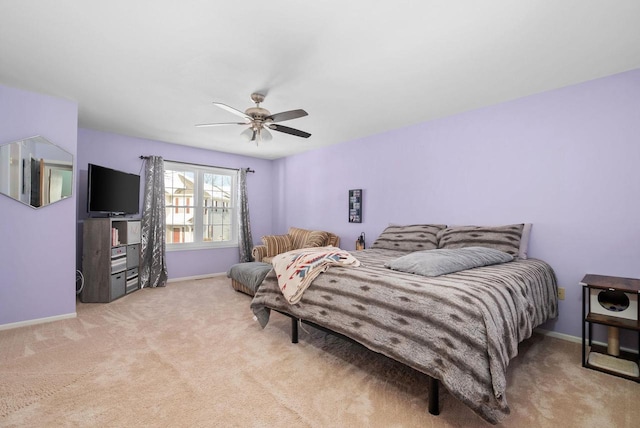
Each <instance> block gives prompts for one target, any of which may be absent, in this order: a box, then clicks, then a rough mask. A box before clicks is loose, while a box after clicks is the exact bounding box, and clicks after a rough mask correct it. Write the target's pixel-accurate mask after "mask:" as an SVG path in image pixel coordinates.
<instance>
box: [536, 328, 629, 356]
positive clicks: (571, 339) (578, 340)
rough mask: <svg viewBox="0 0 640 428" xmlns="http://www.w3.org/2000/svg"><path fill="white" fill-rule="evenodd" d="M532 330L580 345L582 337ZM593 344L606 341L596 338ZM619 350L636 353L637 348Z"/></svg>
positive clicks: (602, 343) (605, 344)
mask: <svg viewBox="0 0 640 428" xmlns="http://www.w3.org/2000/svg"><path fill="white" fill-rule="evenodd" d="M534 331H535V332H536V333H540V334H542V335H544V336H549V337H555V338H556V339H562V340H566V341H568V342H574V343H579V344H580V345H582V337H578V336H571V335H570V334H565V333H558V332H555V331H550V330H545V329H542V328H536V329H534ZM593 344H594V345H600V346H604V347H606V346H607V343H606V342H600V341H598V340H594V341H593ZM620 349H621V350H623V351H626V352H630V353H632V354H637V353H638V350H637V349H631V348H627V347H625V346H621V347H620Z"/></svg>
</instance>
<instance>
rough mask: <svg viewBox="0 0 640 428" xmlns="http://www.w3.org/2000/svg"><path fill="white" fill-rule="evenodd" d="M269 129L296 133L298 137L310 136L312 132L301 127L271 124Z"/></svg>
mask: <svg viewBox="0 0 640 428" xmlns="http://www.w3.org/2000/svg"><path fill="white" fill-rule="evenodd" d="M268 126H269V129H273V130H274V131H278V132H284V133H285V134H291V135H295V136H296V137H302V138H309V137H311V134H309V133H308V132H304V131H300V130H299V129H294V128H289V127H288V126H283V125H276V124H269V125H268Z"/></svg>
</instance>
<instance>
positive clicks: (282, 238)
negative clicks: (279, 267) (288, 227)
mask: <svg viewBox="0 0 640 428" xmlns="http://www.w3.org/2000/svg"><path fill="white" fill-rule="evenodd" d="M262 243H263V244H264V246H265V247H267V257H273V256H277V255H278V254H282V253H286V252H287V251H291V250H292V244H291V238H290V237H289V235H267V236H263V237H262Z"/></svg>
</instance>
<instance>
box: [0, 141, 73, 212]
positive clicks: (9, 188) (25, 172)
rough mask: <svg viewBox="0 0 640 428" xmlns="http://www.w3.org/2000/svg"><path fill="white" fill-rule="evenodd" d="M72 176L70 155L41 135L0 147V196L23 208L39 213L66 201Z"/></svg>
mask: <svg viewBox="0 0 640 428" xmlns="http://www.w3.org/2000/svg"><path fill="white" fill-rule="evenodd" d="M5 149H6V150H5ZM28 165H29V166H28ZM74 173H75V163H74V158H73V154H72V153H70V152H68V151H67V150H65V149H63V148H62V147H60V146H58V145H57V144H54V143H52V142H51V141H49V140H47V139H46V138H44V137H43V136H41V135H36V136H34V137H29V138H24V139H21V140H16V141H11V142H9V143H6V144H0V194H2V195H4V196H6V197H8V198H10V199H13V200H14V201H18V202H20V203H21V204H23V205H27V206H29V207H31V208H34V209H39V208H44V207H46V206H49V205H51V204H54V203H56V202H60V201H63V200H65V199H69V198H70V197H72V196H73V188H74V180H73V177H74ZM34 178H35V179H36V181H34ZM40 189H49V191H48V192H42V191H41V190H40ZM52 192H54V193H52ZM34 197H35V198H36V201H34ZM52 197H53V198H54V199H53V200H52Z"/></svg>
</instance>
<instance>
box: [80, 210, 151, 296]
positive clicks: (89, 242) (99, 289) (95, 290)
mask: <svg viewBox="0 0 640 428" xmlns="http://www.w3.org/2000/svg"><path fill="white" fill-rule="evenodd" d="M140 226H141V225H140V219H127V218H113V217H107V218H88V219H86V220H84V226H83V229H82V230H83V236H82V242H83V246H82V273H83V275H84V279H85V283H84V288H83V289H82V292H81V293H80V300H81V301H82V302H84V303H108V302H111V301H113V300H115V299H117V298H120V297H122V296H124V295H126V294H128V293H132V292H134V291H136V290H137V289H139V288H140V281H139V278H138V265H139V261H140Z"/></svg>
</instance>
